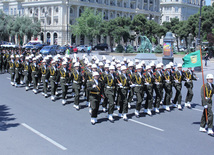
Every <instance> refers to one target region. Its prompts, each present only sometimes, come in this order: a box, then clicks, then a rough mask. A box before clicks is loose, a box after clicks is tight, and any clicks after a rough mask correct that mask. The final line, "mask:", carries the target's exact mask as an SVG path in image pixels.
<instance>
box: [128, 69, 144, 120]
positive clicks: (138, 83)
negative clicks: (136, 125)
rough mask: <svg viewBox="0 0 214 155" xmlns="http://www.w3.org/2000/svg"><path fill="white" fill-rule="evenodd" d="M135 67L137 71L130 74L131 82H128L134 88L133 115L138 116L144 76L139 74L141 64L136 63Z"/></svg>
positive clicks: (141, 100)
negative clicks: (135, 100)
mask: <svg viewBox="0 0 214 155" xmlns="http://www.w3.org/2000/svg"><path fill="white" fill-rule="evenodd" d="M136 69H137V72H136V73H135V74H133V76H132V80H131V81H132V82H130V83H131V85H130V87H131V88H134V92H135V94H136V97H137V103H136V109H135V116H136V117H137V118H139V117H140V116H139V115H140V114H139V111H140V109H141V104H142V102H143V89H144V77H143V75H142V74H141V72H142V67H141V65H137V66H136Z"/></svg>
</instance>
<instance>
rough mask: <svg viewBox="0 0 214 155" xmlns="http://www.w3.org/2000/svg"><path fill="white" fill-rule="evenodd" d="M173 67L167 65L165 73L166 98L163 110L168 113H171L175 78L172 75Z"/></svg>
mask: <svg viewBox="0 0 214 155" xmlns="http://www.w3.org/2000/svg"><path fill="white" fill-rule="evenodd" d="M170 70H171V66H170V65H166V71H165V72H164V73H163V75H164V89H165V97H164V103H163V104H164V105H163V108H164V109H165V110H167V111H170V107H169V105H170V99H171V92H172V80H173V79H172V78H173V76H172V75H171V73H170Z"/></svg>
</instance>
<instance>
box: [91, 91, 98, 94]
mask: <svg viewBox="0 0 214 155" xmlns="http://www.w3.org/2000/svg"><path fill="white" fill-rule="evenodd" d="M90 94H93V95H99V94H100V92H92V91H91V92H90Z"/></svg>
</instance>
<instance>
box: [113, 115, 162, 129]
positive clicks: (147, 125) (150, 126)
mask: <svg viewBox="0 0 214 155" xmlns="http://www.w3.org/2000/svg"><path fill="white" fill-rule="evenodd" d="M113 115H114V116H118V115H117V114H113ZM128 120H129V121H131V122H135V123H137V124H140V125H143V126H146V127H149V128H152V129H155V130H158V131H162V132H163V131H164V130H163V129H160V128H157V127H155V126H152V125H149V124H146V123H142V122H139V121H136V120H134V119H128Z"/></svg>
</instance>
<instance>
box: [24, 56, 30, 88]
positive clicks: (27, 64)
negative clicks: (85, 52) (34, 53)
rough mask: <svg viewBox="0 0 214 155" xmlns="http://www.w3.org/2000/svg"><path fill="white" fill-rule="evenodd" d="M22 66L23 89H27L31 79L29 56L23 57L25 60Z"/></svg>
mask: <svg viewBox="0 0 214 155" xmlns="http://www.w3.org/2000/svg"><path fill="white" fill-rule="evenodd" d="M23 67H24V73H23V74H24V76H25V77H24V78H25V90H26V91H28V90H29V89H30V88H29V85H30V83H31V81H32V77H31V67H30V62H29V57H28V56H27V57H26V58H25V62H24V63H23Z"/></svg>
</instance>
